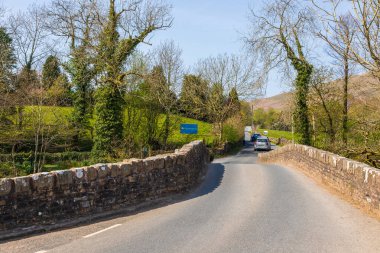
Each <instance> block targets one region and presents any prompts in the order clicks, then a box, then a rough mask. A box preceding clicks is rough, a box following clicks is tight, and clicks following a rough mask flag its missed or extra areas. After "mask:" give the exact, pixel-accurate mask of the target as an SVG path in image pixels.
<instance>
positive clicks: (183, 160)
mask: <svg viewBox="0 0 380 253" xmlns="http://www.w3.org/2000/svg"><path fill="white" fill-rule="evenodd" d="M260 155H261V154H259V158H260ZM176 157H177V164H178V165H185V163H186V156H185V155H184V154H181V153H179V154H176Z"/></svg>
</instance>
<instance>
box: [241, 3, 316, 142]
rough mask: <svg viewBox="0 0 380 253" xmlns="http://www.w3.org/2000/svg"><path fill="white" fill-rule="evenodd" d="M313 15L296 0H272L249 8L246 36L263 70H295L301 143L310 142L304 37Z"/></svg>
mask: <svg viewBox="0 0 380 253" xmlns="http://www.w3.org/2000/svg"><path fill="white" fill-rule="evenodd" d="M300 6H301V7H300ZM313 17H314V15H313V12H312V11H311V10H310V8H307V7H302V4H301V3H300V2H298V1H297V0H273V1H270V2H269V3H267V4H266V5H265V7H264V8H263V9H262V10H261V11H260V13H255V12H254V11H253V10H252V11H251V27H252V31H251V33H250V34H249V35H248V37H247V38H246V43H247V44H248V46H249V47H250V48H251V49H252V51H253V52H255V53H257V54H258V55H259V56H260V59H261V60H262V61H263V63H264V67H265V68H264V70H268V69H272V68H274V67H278V66H282V67H285V71H286V72H289V67H288V66H289V65H291V66H292V67H293V68H294V70H295V71H296V73H297V77H296V79H295V89H296V111H295V122H296V127H297V130H298V132H300V134H301V142H302V143H304V144H310V130H309V118H308V107H307V94H308V84H309V82H310V78H311V74H312V70H313V66H312V65H311V63H310V62H309V61H308V60H307V56H306V55H305V46H306V40H305V37H307V36H308V35H310V31H311V30H312V28H313V26H314V19H313Z"/></svg>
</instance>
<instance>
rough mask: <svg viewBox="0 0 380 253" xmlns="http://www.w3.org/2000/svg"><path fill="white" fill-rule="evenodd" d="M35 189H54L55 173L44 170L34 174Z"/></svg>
mask: <svg viewBox="0 0 380 253" xmlns="http://www.w3.org/2000/svg"><path fill="white" fill-rule="evenodd" d="M31 177H32V185H33V189H34V190H36V191H46V190H52V189H53V188H54V186H55V174H54V173H48V172H42V173H38V174H33V175H32V176H31Z"/></svg>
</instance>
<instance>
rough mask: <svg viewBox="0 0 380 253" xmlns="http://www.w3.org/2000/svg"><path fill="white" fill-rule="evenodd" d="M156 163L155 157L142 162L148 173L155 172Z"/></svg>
mask: <svg viewBox="0 0 380 253" xmlns="http://www.w3.org/2000/svg"><path fill="white" fill-rule="evenodd" d="M155 161H156V159H155V158H154V157H148V158H145V159H144V160H142V163H143V167H144V169H145V170H146V171H148V172H149V171H151V170H153V169H154V167H155Z"/></svg>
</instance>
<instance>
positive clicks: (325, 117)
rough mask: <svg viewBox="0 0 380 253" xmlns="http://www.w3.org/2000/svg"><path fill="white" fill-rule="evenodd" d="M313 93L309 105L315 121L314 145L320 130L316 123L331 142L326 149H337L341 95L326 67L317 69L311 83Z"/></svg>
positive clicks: (331, 73) (331, 72)
mask: <svg viewBox="0 0 380 253" xmlns="http://www.w3.org/2000/svg"><path fill="white" fill-rule="evenodd" d="M310 87H311V92H310V96H309V105H310V107H312V109H311V110H310V111H311V113H312V119H313V130H314V131H313V134H314V143H313V144H314V145H317V143H316V135H317V134H318V132H317V131H318V129H317V127H316V126H315V125H316V121H318V124H319V125H320V126H321V127H322V129H323V132H324V133H325V134H327V136H328V138H326V139H328V140H329V142H328V143H326V146H325V147H328V148H329V149H330V150H333V148H335V140H336V135H337V133H338V130H339V121H340V119H341V118H342V113H341V105H339V102H340V97H341V93H342V92H340V91H339V89H337V85H336V84H334V82H333V71H332V70H330V69H327V68H325V67H321V68H316V69H315V70H314V72H313V76H312V79H311V81H310Z"/></svg>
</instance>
